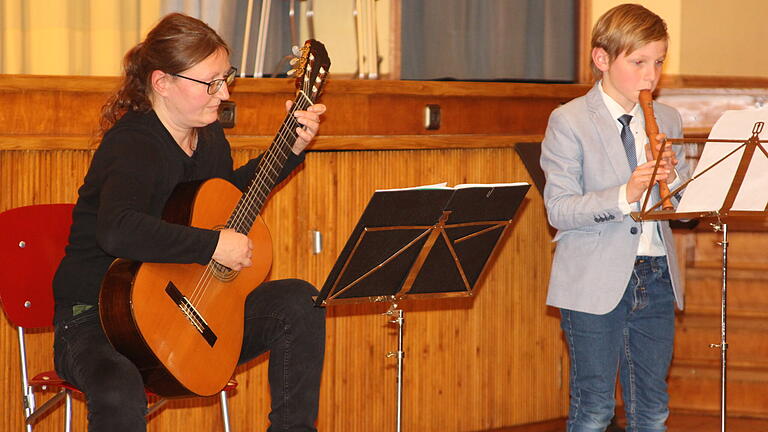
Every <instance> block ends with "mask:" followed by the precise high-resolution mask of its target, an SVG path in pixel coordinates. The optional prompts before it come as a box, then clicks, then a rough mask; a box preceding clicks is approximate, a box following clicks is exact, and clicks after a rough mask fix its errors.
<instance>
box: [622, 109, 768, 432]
mask: <svg viewBox="0 0 768 432" xmlns="http://www.w3.org/2000/svg"><path fill="white" fill-rule="evenodd" d="M729 113H730V112H729ZM726 114H728V113H726ZM763 115H765V114H763ZM724 117H725V115H724ZM715 126H717V124H716V125H715ZM763 126H764V123H763V122H762V121H757V122H755V123H754V125H753V127H752V135H751V136H750V138H749V139H747V140H746V141H744V140H735V139H713V138H707V139H690V138H689V139H685V138H681V139H668V140H667V141H668V142H670V143H671V142H687V143H690V142H707V143H737V144H741V145H739V146H736V147H735V148H734V149H733V150H731V151H730V152H728V153H727V154H725V155H724V156H722V157H721V158H720V159H718V160H716V161H714V162H713V163H712V164H711V165H709V166H706V167H705V168H703V169H701V170H699V169H697V173H696V174H695V175H694V176H693V177H691V178H690V179H689V180H687V181H686V182H684V183H683V184H681V185H680V186H678V187H676V188H675V189H674V190H673V191H670V193H669V194H668V195H667V196H664V197H661V199H660V200H659V201H658V202H657V203H656V204H655V205H653V206H652V207H650V208H648V209H646V207H647V205H648V196H647V195H648V194H646V199H645V200H644V202H643V206H642V210H641V211H639V212H633V213H632V218H633V219H635V220H636V221H652V220H671V219H693V218H696V219H714V222H713V223H712V224H711V225H712V228H713V229H714V231H715V232H721V233H722V240H721V241H720V242H719V243H718V244H719V245H720V246H722V288H721V302H720V343H719V344H710V347H711V348H720V377H721V380H720V428H721V432H725V418H726V357H727V355H726V354H727V350H728V342H727V338H726V329H727V316H726V305H727V292H728V221H730V220H734V219H743V218H765V216H766V214H767V213H768V207H766V208H762V209H749V210H744V209H737V208H735V207H734V204H735V203H736V202H737V199H738V198H740V196H741V195H740V192H741V191H742V187H743V186H745V180H746V179H747V178H748V173H749V172H750V171H749V168H750V164H751V163H752V160H753V157H754V156H755V155H756V152H757V150H758V149H759V150H760V151H761V152H762V154H763V155H764V156H765V157H766V158H768V152H766V149H765V147H764V146H763V144H764V143H766V142H768V141H764V140H763V141H761V140H760V139H759V135H760V133H761V132H762V130H763ZM712 134H714V128H713V132H712ZM742 150H743V153H742V155H741V158H740V159H739V162H738V166H737V167H736V170H735V172H734V173H733V174H732V179H731V183H730V186H729V187H728V189H727V193H726V195H725V198H724V200H723V201H722V205H720V207H719V208H718V209H716V210H701V211H682V212H678V211H676V210H656V209H658V208H660V206H661V203H662V201H663V200H664V199H666V198H671V197H675V196H678V195H677V194H678V192H680V191H681V190H683V189H684V188H686V187H688V185H689V184H691V183H692V182H693V181H695V180H696V179H699V178H700V177H701V176H703V175H704V174H705V173H707V172H710V171H711V170H713V169H715V167H718V166H720V165H721V164H723V163H724V162H725V161H726V160H729V158H731V157H733V155H737V154H738V153H739V152H740V151H742ZM662 153H663V151H660V152H659V158H658V159H657V161H656V168H658V166H659V161H660V160H661V154H662ZM655 175H656V170H654V172H653V175H652V176H651V184H654V182H655V180H654V178H655ZM728 175H729V176H730V175H731V174H728ZM724 180H726V181H727V180H728V178H725V179H724ZM750 186H751V185H750ZM747 189H748V190H747V193H752V192H750V190H749V188H747ZM753 190H754V189H753Z"/></svg>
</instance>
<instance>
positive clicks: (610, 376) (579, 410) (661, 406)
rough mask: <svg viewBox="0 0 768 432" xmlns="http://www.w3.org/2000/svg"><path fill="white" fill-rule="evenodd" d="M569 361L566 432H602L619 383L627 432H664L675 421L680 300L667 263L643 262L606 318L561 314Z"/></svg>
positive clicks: (640, 259) (656, 259) (563, 311)
mask: <svg viewBox="0 0 768 432" xmlns="http://www.w3.org/2000/svg"><path fill="white" fill-rule="evenodd" d="M561 317H562V318H561V321H560V325H561V327H562V329H563V333H564V335H565V338H566V340H567V342H568V348H569V351H570V358H571V369H570V411H569V413H568V429H567V430H568V432H601V431H605V428H606V427H607V426H608V424H609V423H610V421H611V418H612V417H613V414H614V406H615V395H614V392H615V388H616V374H617V371H618V374H619V379H620V380H621V390H622V397H623V399H624V409H625V412H626V416H627V431H628V432H662V431H665V430H666V426H665V422H666V419H667V416H668V415H669V408H668V402H669V396H668V393H667V383H666V378H667V372H668V371H669V365H670V362H671V360H672V345H673V340H674V332H675V329H674V324H675V323H674V320H675V297H674V293H673V291H672V283H671V282H670V278H669V269H668V268H667V261H666V257H637V260H636V261H635V269H634V272H633V274H632V277H631V278H630V280H629V284H628V285H627V289H626V292H625V293H624V296H623V297H622V299H621V301H619V304H618V305H617V306H616V308H614V309H613V310H612V311H611V312H609V313H607V314H605V315H594V314H589V313H584V312H576V311H571V310H567V309H561Z"/></svg>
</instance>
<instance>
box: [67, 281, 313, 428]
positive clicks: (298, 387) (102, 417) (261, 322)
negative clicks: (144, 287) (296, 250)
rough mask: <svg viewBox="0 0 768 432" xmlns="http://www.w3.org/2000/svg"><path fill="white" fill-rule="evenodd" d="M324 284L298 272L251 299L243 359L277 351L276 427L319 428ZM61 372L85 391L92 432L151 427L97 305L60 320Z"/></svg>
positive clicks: (134, 378)
mask: <svg viewBox="0 0 768 432" xmlns="http://www.w3.org/2000/svg"><path fill="white" fill-rule="evenodd" d="M313 295H317V290H315V288H314V287H313V286H312V285H310V284H308V283H307V282H304V281H301V280H298V279H285V280H278V281H270V282H266V283H263V284H261V285H260V286H259V287H258V288H256V289H255V290H254V291H252V292H251V293H250V294H249V295H248V297H247V299H246V304H245V332H244V336H243V348H242V352H241V354H240V363H244V362H246V361H248V360H250V359H252V358H254V357H256V356H258V355H260V354H262V353H264V352H266V351H270V358H269V370H268V377H269V385H270V392H271V396H272V409H271V412H270V414H269V420H270V423H271V425H270V427H269V431H315V430H316V429H315V420H316V418H317V411H318V403H319V396H320V375H321V372H322V369H323V355H324V352H325V310H324V309H320V308H317V307H314V304H313V302H312V298H311V296H313ZM54 362H55V365H56V371H57V372H58V373H59V375H61V376H62V377H63V378H65V379H66V380H68V381H70V382H72V383H73V384H75V385H76V386H77V387H78V388H79V389H80V390H82V391H83V393H84V394H85V397H86V403H87V405H88V430H89V431H90V432H95V431H103V432H112V431H121V432H123V431H125V432H143V431H145V430H146V421H145V419H144V415H145V414H146V412H147V400H146V397H145V394H144V383H143V381H142V378H141V375H140V373H139V371H138V369H136V367H135V366H134V365H133V363H131V361H130V360H128V359H127V358H126V357H124V356H123V355H122V354H120V353H118V352H117V351H115V349H114V348H112V345H111V344H110V343H109V341H108V340H107V338H106V336H105V335H104V332H103V330H102V328H101V324H100V321H99V317H98V313H97V311H96V308H93V309H91V310H88V311H86V312H83V313H80V314H78V315H76V316H75V317H73V318H70V319H69V320H65V321H63V322H61V323H59V324H57V325H56V332H55V339H54Z"/></svg>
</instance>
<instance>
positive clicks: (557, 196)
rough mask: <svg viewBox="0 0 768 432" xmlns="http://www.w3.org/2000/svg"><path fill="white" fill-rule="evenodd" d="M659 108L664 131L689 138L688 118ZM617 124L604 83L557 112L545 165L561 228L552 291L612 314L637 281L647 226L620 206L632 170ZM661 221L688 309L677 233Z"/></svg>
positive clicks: (551, 208)
mask: <svg viewBox="0 0 768 432" xmlns="http://www.w3.org/2000/svg"><path fill="white" fill-rule="evenodd" d="M653 109H654V112H655V114H656V120H657V124H658V125H659V130H660V131H661V132H662V133H665V134H666V135H667V136H668V137H671V138H673V137H680V136H682V120H681V118H680V114H679V113H678V112H677V111H676V110H675V109H674V108H672V107H669V106H667V105H663V104H660V103H656V102H654V103H653ZM615 123H616V120H615V119H613V118H611V115H610V114H609V112H608V108H607V107H606V106H605V103H604V102H603V99H602V96H601V94H600V90H599V89H598V88H597V87H596V86H595V87H593V88H592V89H591V90H590V91H589V92H588V93H587V94H586V95H585V96H582V97H579V98H576V99H574V100H572V101H571V102H569V103H567V104H565V105H563V106H561V107H559V108H557V109H556V110H554V111H553V112H552V114H551V115H550V117H549V124H548V125H547V131H546V134H545V136H544V141H543V142H542V145H541V147H542V148H541V168H542V169H543V170H544V174H545V175H546V186H545V187H544V204H545V205H546V208H547V215H548V219H549V223H550V224H551V225H552V226H553V227H554V228H556V229H557V234H556V235H555V238H554V241H555V242H557V246H556V248H555V257H554V260H553V262H552V273H551V276H550V281H549V291H548V293H547V304H548V305H550V306H555V307H558V308H565V309H571V310H575V311H580V312H588V313H593V314H605V313H608V312H610V311H611V310H613V309H614V308H615V307H616V305H617V304H618V303H619V301H620V300H621V297H622V296H623V294H624V291H625V289H626V287H627V283H629V278H630V276H631V274H632V270H633V268H634V264H635V256H636V255H637V247H638V244H639V242H640V229H641V227H640V224H639V223H637V222H635V221H634V220H632V218H631V217H630V216H629V215H624V214H622V212H621V210H620V209H619V207H618V202H617V200H618V196H619V188H620V187H621V185H623V184H626V182H627V181H628V180H629V176H630V174H631V171H630V168H629V162H627V156H626V153H625V152H624V147H623V145H622V143H621V138H620V136H619V132H618V129H617V126H616V124H615ZM673 148H674V149H675V152H676V153H677V159H678V161H679V164H678V165H677V173H678V175H679V176H680V177H681V180H682V181H685V180H686V179H687V175H688V166H687V164H686V162H685V157H684V154H683V149H682V146H677V145H676V146H674V147H673ZM654 195H655V196H657V197H658V193H655V194H654ZM675 204H676V203H675ZM659 225H660V226H659V228H660V232H661V237H662V240H663V242H664V246H665V248H666V251H667V261H668V262H669V272H670V276H671V279H672V286H673V288H674V290H675V299H676V301H677V306H678V307H679V308H680V309H682V308H683V292H684V286H683V281H682V280H680V272H679V269H678V267H677V258H676V256H675V245H674V239H673V238H672V231H671V230H670V228H669V223H668V222H666V221H664V222H659Z"/></svg>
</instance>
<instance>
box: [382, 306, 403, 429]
mask: <svg viewBox="0 0 768 432" xmlns="http://www.w3.org/2000/svg"><path fill="white" fill-rule="evenodd" d="M386 315H389V316H393V317H395V318H394V319H392V320H390V321H389V322H390V323H393V324H397V351H396V352H388V353H387V357H397V425H396V428H395V430H396V431H397V432H400V430H401V427H402V421H403V415H402V414H403V358H405V351H403V323H404V322H405V318H403V315H404V314H403V311H402V309H397V304H394V303H393V304H392V306H391V307H390V308H389V310H388V311H387V312H386Z"/></svg>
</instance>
